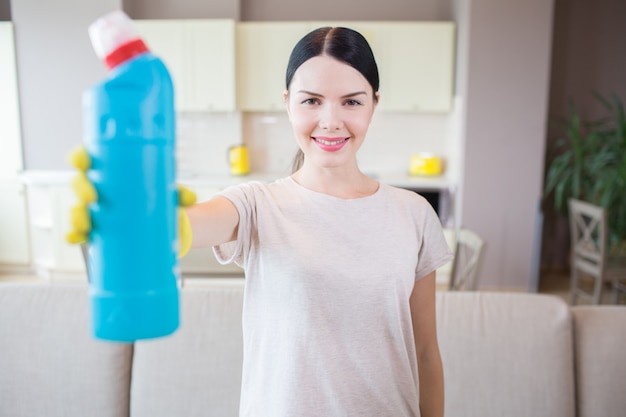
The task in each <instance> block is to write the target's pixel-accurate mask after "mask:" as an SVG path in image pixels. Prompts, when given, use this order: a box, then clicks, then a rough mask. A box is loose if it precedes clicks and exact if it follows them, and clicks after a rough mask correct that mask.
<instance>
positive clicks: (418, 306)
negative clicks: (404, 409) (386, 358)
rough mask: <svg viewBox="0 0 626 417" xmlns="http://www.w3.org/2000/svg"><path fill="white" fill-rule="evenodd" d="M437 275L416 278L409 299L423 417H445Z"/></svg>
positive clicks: (433, 273) (432, 273)
mask: <svg viewBox="0 0 626 417" xmlns="http://www.w3.org/2000/svg"><path fill="white" fill-rule="evenodd" d="M435 274H436V272H435V271H433V272H431V273H430V274H428V275H427V276H425V277H424V278H422V279H420V280H419V281H417V282H416V283H415V287H414V288H413V293H412V294H411V299H410V304H411V319H412V321H413V333H414V337H415V350H416V353H417V366H418V371H419V391H420V413H421V415H422V417H443V406H444V384H443V365H442V363H441V355H440V353H439V343H438V341H437V322H436V317H435Z"/></svg>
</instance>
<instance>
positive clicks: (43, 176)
mask: <svg viewBox="0 0 626 417" xmlns="http://www.w3.org/2000/svg"><path fill="white" fill-rule="evenodd" d="M73 175H74V173H73V172H62V173H61V172H48V171H28V172H26V173H25V174H24V175H23V176H22V177H23V181H24V183H25V184H26V189H27V196H28V201H29V204H28V219H29V229H30V241H31V247H32V265H33V268H34V270H35V273H36V274H37V275H38V276H39V277H41V278H44V279H48V280H75V281H76V280H77V281H82V282H86V280H87V272H86V268H85V263H84V261H83V257H82V253H81V250H80V247H79V246H78V245H72V244H69V243H67V242H66V241H65V235H66V233H67V232H68V231H69V230H70V210H71V208H72V207H73V206H74V205H75V204H76V196H75V195H74V192H73V191H72V189H71V186H70V183H71V179H72V177H73ZM186 185H187V186H188V188H190V189H191V190H192V191H194V192H195V193H196V195H197V196H198V201H203V200H206V199H208V198H209V197H211V196H212V195H213V194H215V193H217V192H218V191H220V190H221V189H223V188H224V186H213V185H211V186H207V185H202V184H186ZM0 190H1V189H0ZM3 207H4V200H3ZM24 213H25V211H24V210H23V211H22V214H24ZM24 215H25V214H24ZM24 222H26V220H25V221H24ZM2 230H3V231H4V229H2ZM3 236H4V233H3ZM180 267H181V271H182V273H183V275H185V276H203V277H205V276H206V277H209V276H242V275H243V270H242V269H241V268H239V267H238V266H236V265H234V264H230V265H221V264H220V263H219V262H217V260H216V259H215V256H214V255H213V252H212V249H211V248H200V249H192V250H191V251H190V252H189V253H188V254H187V256H185V257H184V258H183V259H182V260H181V261H180Z"/></svg>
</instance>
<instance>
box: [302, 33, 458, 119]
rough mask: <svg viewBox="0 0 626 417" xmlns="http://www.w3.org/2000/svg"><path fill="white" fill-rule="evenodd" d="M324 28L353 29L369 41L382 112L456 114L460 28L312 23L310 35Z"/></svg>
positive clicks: (379, 109) (379, 107)
mask: <svg viewBox="0 0 626 417" xmlns="http://www.w3.org/2000/svg"><path fill="white" fill-rule="evenodd" d="M322 26H345V27H349V28H352V29H354V30H357V31H359V32H360V33H361V34H362V35H363V36H364V37H365V38H366V39H367V41H368V43H369V44H370V46H371V48H372V51H373V52H374V56H375V58H376V63H377V64H378V72H379V77H380V94H381V100H380V104H379V106H378V111H383V112H414V113H442V112H448V111H450V109H451V106H452V97H453V94H454V92H453V88H454V67H455V59H454V56H455V25H454V23H452V22H374V21H372V22H364V21H354V22H351V21H350V22H347V21H318V22H311V24H310V29H311V30H313V29H314V28H318V27H322Z"/></svg>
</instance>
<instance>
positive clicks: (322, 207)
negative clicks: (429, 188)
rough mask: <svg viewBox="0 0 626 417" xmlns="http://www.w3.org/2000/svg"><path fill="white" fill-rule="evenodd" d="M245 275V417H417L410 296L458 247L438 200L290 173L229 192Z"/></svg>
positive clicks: (225, 257) (237, 256)
mask: <svg viewBox="0 0 626 417" xmlns="http://www.w3.org/2000/svg"><path fill="white" fill-rule="evenodd" d="M221 195H223V196H224V197H226V198H228V199H229V200H230V201H232V202H233V203H234V205H235V206H236V207H237V210H238V211H239V215H240V222H239V231H238V236H237V240H236V241H234V242H229V243H227V244H223V245H220V246H217V247H215V248H214V250H215V253H216V256H217V257H218V259H219V260H220V261H221V262H223V263H226V262H232V261H235V262H237V263H238V264H240V265H241V266H242V267H243V268H244V269H245V273H246V289H245V298H244V311H243V335H244V364H243V376H242V377H243V380H242V393H241V408H240V416H242V417H320V416H325V417H343V416H350V417H352V416H354V417H386V416H389V417H402V416H406V417H415V416H419V407H418V405H419V393H418V384H417V382H418V381H417V380H418V376H417V364H416V355H415V343H414V339H413V329H412V325H411V312H410V307H409V297H410V295H411V291H412V288H413V285H414V282H415V280H416V279H420V278H422V277H424V276H425V275H427V274H428V273H430V272H432V271H434V270H435V269H437V268H438V267H440V266H442V265H444V264H445V263H447V262H448V261H449V260H450V259H451V257H452V255H451V252H450V250H449V248H448V246H447V244H446V241H445V240H444V237H443V233H442V231H441V223H440V221H439V218H438V217H437V215H436V213H435V212H434V210H433V209H432V207H431V206H430V204H429V203H428V202H427V201H426V200H425V199H424V198H423V197H421V196H419V195H418V194H416V193H413V192H410V191H407V190H403V189H399V188H394V187H391V186H389V185H385V184H381V185H380V187H379V190H378V191H377V192H376V193H375V194H373V195H371V196H368V197H364V198H358V199H349V200H345V199H340V198H336V197H333V196H329V195H326V194H322V193H317V192H314V191H311V190H309V189H307V188H304V187H302V186H300V185H299V184H297V183H296V182H295V181H293V180H292V179H291V178H290V177H288V178H284V179H281V180H278V181H276V182H273V183H271V184H262V183H259V182H251V183H247V184H244V185H239V186H236V187H231V188H229V189H227V190H224V191H223V192H222V193H221Z"/></svg>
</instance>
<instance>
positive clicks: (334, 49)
mask: <svg viewBox="0 0 626 417" xmlns="http://www.w3.org/2000/svg"><path fill="white" fill-rule="evenodd" d="M320 55H328V56H330V57H332V58H335V59H336V60H338V61H341V62H343V63H345V64H348V65H350V66H351V67H352V68H354V69H356V70H357V71H359V72H360V73H361V74H362V75H363V76H364V77H365V79H366V80H367V81H368V82H369V84H370V85H371V86H372V92H373V93H374V94H373V97H374V100H376V93H377V92H378V87H379V83H380V80H379V78H378V66H377V65H376V60H375V59H374V54H373V53H372V48H370V45H369V43H367V40H366V39H365V38H364V37H363V35H361V34H360V33H359V32H357V31H355V30H353V29H348V28H345V27H334V28H331V27H323V28H318V29H315V30H314V31H312V32H309V33H308V34H307V35H305V36H304V37H303V38H302V39H300V41H298V43H297V44H296V46H294V48H293V51H291V55H290V56H289V62H288V63H287V73H286V77H285V84H286V87H287V90H289V85H290V84H291V80H292V79H293V76H294V74H295V73H296V70H297V69H298V68H299V67H300V65H302V64H303V63H305V62H306V61H308V60H309V59H311V58H313V57H316V56H320ZM303 162H304V153H303V152H302V150H298V153H297V154H296V156H295V157H294V160H293V162H292V164H291V171H292V172H295V171H297V170H298V169H300V167H301V166H302V163H303Z"/></svg>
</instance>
